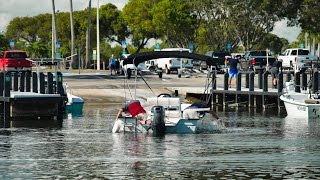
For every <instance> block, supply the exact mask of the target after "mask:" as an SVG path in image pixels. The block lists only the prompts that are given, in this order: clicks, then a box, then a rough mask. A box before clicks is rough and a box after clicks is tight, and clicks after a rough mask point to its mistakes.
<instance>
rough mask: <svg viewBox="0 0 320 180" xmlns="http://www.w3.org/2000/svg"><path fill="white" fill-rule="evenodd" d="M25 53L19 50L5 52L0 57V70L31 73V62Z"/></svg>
mask: <svg viewBox="0 0 320 180" xmlns="http://www.w3.org/2000/svg"><path fill="white" fill-rule="evenodd" d="M27 57H28V56H27V53H26V52H25V51H21V50H7V51H5V52H4V53H3V54H1V55H0V70H1V71H2V70H4V71H28V72H31V71H32V61H30V60H28V59H27Z"/></svg>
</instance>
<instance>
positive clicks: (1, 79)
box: [0, 72, 4, 96]
mask: <svg viewBox="0 0 320 180" xmlns="http://www.w3.org/2000/svg"><path fill="white" fill-rule="evenodd" d="M3 91H4V73H3V72H0V96H3Z"/></svg>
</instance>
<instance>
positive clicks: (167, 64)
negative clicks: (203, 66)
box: [156, 48, 193, 74]
mask: <svg viewBox="0 0 320 180" xmlns="http://www.w3.org/2000/svg"><path fill="white" fill-rule="evenodd" d="M161 51H186V52H189V53H191V52H190V50H189V49H182V48H165V49H162V50H161ZM180 60H182V68H188V69H192V68H193V64H192V59H187V58H183V59H181V58H159V59H157V60H156V65H157V66H158V68H161V69H162V70H164V71H165V73H166V74H170V72H171V71H177V70H178V69H180V68H181V61H180Z"/></svg>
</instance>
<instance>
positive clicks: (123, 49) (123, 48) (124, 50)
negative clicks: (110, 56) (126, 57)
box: [121, 41, 127, 54]
mask: <svg viewBox="0 0 320 180" xmlns="http://www.w3.org/2000/svg"><path fill="white" fill-rule="evenodd" d="M121 46H122V54H126V48H127V42H125V41H122V43H121Z"/></svg>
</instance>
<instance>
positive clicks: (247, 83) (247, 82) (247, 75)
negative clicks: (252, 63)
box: [245, 73, 249, 88]
mask: <svg viewBox="0 0 320 180" xmlns="http://www.w3.org/2000/svg"><path fill="white" fill-rule="evenodd" d="M245 87H246V88H249V73H246V86H245Z"/></svg>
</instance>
